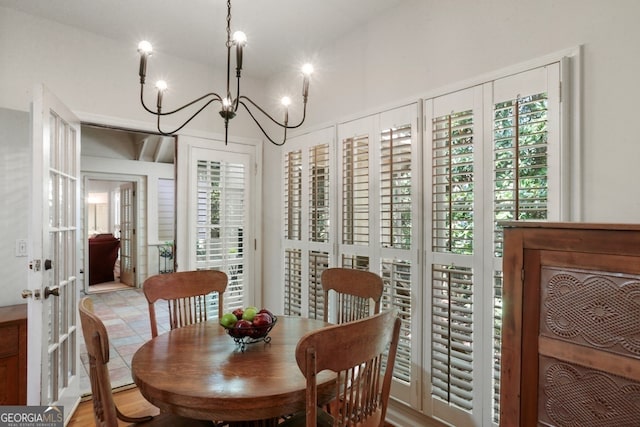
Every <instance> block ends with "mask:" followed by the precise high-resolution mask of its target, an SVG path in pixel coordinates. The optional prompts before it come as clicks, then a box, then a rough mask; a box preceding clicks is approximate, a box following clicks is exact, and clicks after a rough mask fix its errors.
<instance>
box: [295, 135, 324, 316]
mask: <svg viewBox="0 0 640 427" xmlns="http://www.w3.org/2000/svg"><path fill="white" fill-rule="evenodd" d="M334 138H335V129H334V128H328V129H324V130H321V131H319V132H317V133H314V134H309V135H303V136H299V137H296V138H292V139H290V140H289V141H288V142H287V148H288V149H289V151H286V152H284V154H283V171H284V187H285V190H284V212H285V214H284V233H283V235H284V239H283V248H284V263H285V265H284V272H285V273H284V299H285V301H284V302H285V304H284V313H285V314H287V315H293V316H306V317H310V318H316V319H322V318H323V315H324V306H325V301H324V294H323V292H322V284H321V282H320V277H321V276H322V272H323V271H324V270H325V269H327V268H328V266H329V258H330V253H331V247H332V244H333V243H334V240H333V239H334V238H333V236H334V235H335V233H332V232H331V224H332V223H333V221H332V209H333V206H332V205H331V200H335V195H333V197H332V191H335V190H333V189H332V187H331V183H332V179H334V178H332V170H333V164H334V163H333V162H332V160H331V153H332V146H333V140H334Z"/></svg>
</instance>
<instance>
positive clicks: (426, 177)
mask: <svg viewBox="0 0 640 427" xmlns="http://www.w3.org/2000/svg"><path fill="white" fill-rule="evenodd" d="M560 75H561V73H560V63H557V62H556V63H551V64H549V65H546V66H542V67H539V68H535V69H532V70H529V71H524V72H521V73H510V75H509V77H505V78H500V79H496V80H492V81H489V82H486V83H482V84H478V85H475V86H472V87H469V88H466V89H461V90H459V91H454V92H451V93H447V94H446V95H442V96H438V97H434V98H430V99H427V100H424V101H423V103H422V105H421V107H422V112H423V119H424V120H423V124H424V126H423V127H422V133H421V134H418V126H417V118H418V117H417V115H418V106H417V105H408V106H405V107H401V108H397V109H393V110H389V111H385V112H382V113H379V114H376V115H371V116H367V117H363V118H361V119H358V120H353V121H349V122H345V123H340V124H339V125H338V126H337V128H336V141H335V146H334V145H331V144H329V146H328V147H327V148H326V150H328V153H329V159H331V153H336V157H337V159H336V160H337V164H336V165H335V167H333V165H332V164H331V161H329V162H328V165H325V164H322V166H321V162H320V161H319V160H310V162H309V164H308V165H306V164H304V162H302V160H300V161H299V164H300V170H301V176H300V178H298V175H296V173H297V172H294V169H292V168H291V167H289V166H288V165H289V163H290V160H289V159H290V157H292V156H293V157H295V158H300V159H303V158H305V157H308V158H309V159H321V158H324V157H323V156H324V153H325V151H324V150H325V146H324V145H323V144H325V143H326V138H323V136H322V135H321V134H309V135H305V137H304V144H302V141H300V144H299V145H295V146H289V147H287V149H288V150H289V151H287V153H285V157H284V169H283V170H284V171H285V178H284V182H283V184H284V186H285V199H286V200H285V206H284V208H285V215H284V216H285V221H284V223H285V227H286V224H289V223H290V220H289V219H288V218H289V217H292V216H294V214H293V213H289V212H296V209H297V208H296V206H295V200H297V198H299V199H301V200H309V203H308V206H306V207H305V206H302V207H301V208H300V211H301V213H300V214H299V215H300V217H301V218H305V217H307V218H309V220H308V221H307V223H304V222H303V223H301V224H300V232H299V234H300V236H301V238H300V241H297V240H296V236H297V234H296V233H292V234H291V235H290V237H289V238H285V239H284V248H285V250H284V259H285V265H284V277H285V304H288V305H287V307H292V308H291V309H290V310H291V313H295V314H300V315H309V316H311V317H313V316H316V317H317V316H318V313H319V312H320V310H321V307H324V305H323V304H328V305H329V307H331V304H330V301H321V300H320V297H321V292H320V291H321V286H320V283H319V277H320V274H321V272H322V271H323V269H325V268H327V267H328V266H342V267H347V268H357V269H363V270H370V271H373V272H376V273H378V274H380V276H381V277H382V278H383V282H384V292H383V299H382V307H383V309H387V308H394V309H396V310H397V311H398V314H399V316H400V317H401V319H402V329H401V338H400V343H399V346H398V356H397V359H396V366H395V368H394V383H393V385H392V396H393V397H394V398H395V399H398V400H400V401H402V402H404V403H406V404H408V405H410V406H411V407H413V408H416V409H417V410H419V411H422V412H423V413H425V414H427V415H429V416H433V417H435V418H437V419H440V420H442V421H444V422H446V423H449V424H452V425H497V423H499V410H500V408H499V390H500V346H501V342H500V333H501V322H502V317H501V316H502V295H501V289H502V271H501V270H502V258H501V256H502V243H503V241H502V231H501V229H500V226H499V222H500V221H502V220H510V219H550V220H561V219H562V218H561V215H560V212H562V211H563V209H565V208H564V207H562V206H561V196H560V189H561V184H562V183H561V181H562V179H561V178H562V176H563V175H567V174H568V171H561V170H560V165H561V161H560V155H561V144H560V135H559V129H560V106H561V104H560V97H559V93H560ZM300 147H302V148H301V153H298V150H299V149H300ZM316 150H317V151H316ZM306 153H309V155H308V156H307V154H306ZM320 153H322V154H321V155H320ZM316 154H317V155H316ZM307 168H308V169H307ZM326 168H328V169H326ZM296 170H297V169H296ZM297 179H301V181H302V184H300V186H299V187H300V188H301V193H300V195H299V196H296V197H291V196H288V195H287V194H289V193H288V192H290V191H292V190H289V188H290V187H291V184H290V183H291V182H296V180H297ZM325 185H326V187H325ZM334 187H335V188H336V189H338V195H337V197H331V196H330V197H329V198H328V199H323V197H322V196H324V195H325V194H326V192H327V191H329V192H330V191H331V189H332V188H334ZM305 188H309V190H308V191H309V192H310V194H309V197H308V198H307V197H306V196H305V195H304V194H303V193H304V191H305ZM565 188H566V184H565ZM327 189H328V190H327ZM334 200H335V201H336V202H337V203H338V205H337V206H334V205H332V206H329V204H330V203H332V202H333V201H334ZM334 203H335V202H334ZM325 207H327V208H328V209H327V210H325V209H324V208H325ZM305 209H308V210H309V211H308V213H307V211H306V210H305ZM334 217H335V221H334V220H333V218H334ZM326 218H329V220H328V221H325V219H326ZM285 235H286V233H285ZM307 236H308V237H307ZM324 236H328V238H329V240H328V243H329V244H328V245H326V246H314V245H318V244H324V243H325V240H324ZM334 236H335V240H334ZM333 242H336V243H335V245H334V244H332V243H333ZM334 246H335V247H336V248H337V251H336V252H335V253H334V251H333V250H332V248H333V247H334ZM303 260H304V261H303ZM294 261H295V262H294ZM421 261H424V262H421ZM294 297H295V298H294ZM294 299H295V304H292V303H291V301H294ZM330 316H331V311H330Z"/></svg>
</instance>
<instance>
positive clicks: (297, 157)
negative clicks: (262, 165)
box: [284, 150, 302, 240]
mask: <svg viewBox="0 0 640 427" xmlns="http://www.w3.org/2000/svg"><path fill="white" fill-rule="evenodd" d="M285 156H286V158H285V170H284V180H285V182H284V189H285V194H284V196H285V197H284V198H285V206H284V207H285V230H284V236H285V239H289V240H300V238H301V235H302V151H301V150H297V151H290V152H288V153H286V154H285Z"/></svg>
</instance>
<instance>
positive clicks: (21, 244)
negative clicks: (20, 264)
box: [16, 239, 27, 257]
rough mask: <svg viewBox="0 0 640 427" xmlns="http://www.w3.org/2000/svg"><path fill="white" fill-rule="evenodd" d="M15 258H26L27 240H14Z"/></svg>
mask: <svg viewBox="0 0 640 427" xmlns="http://www.w3.org/2000/svg"><path fill="white" fill-rule="evenodd" d="M16 256H17V257H21V256H27V239H18V240H16Z"/></svg>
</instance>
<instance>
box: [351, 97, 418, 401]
mask: <svg viewBox="0 0 640 427" xmlns="http://www.w3.org/2000/svg"><path fill="white" fill-rule="evenodd" d="M338 141H339V146H338V150H339V152H340V154H341V155H340V158H339V161H340V165H339V171H340V181H339V183H338V186H339V188H340V189H341V196H342V197H341V199H340V203H341V206H340V208H339V212H340V219H339V220H340V222H339V227H340V228H339V231H340V245H339V248H338V255H339V259H338V264H339V265H341V266H342V267H347V268H357V269H362V270H369V271H373V272H374V273H377V274H379V275H380V276H381V277H382V280H383V283H384V290H383V296H382V304H381V306H382V309H396V310H397V312H398V315H399V317H400V318H401V319H402V326H401V336H400V342H399V346H398V353H397V359H396V364H395V367H394V382H393V385H392V392H393V395H394V397H396V398H399V399H401V400H403V401H405V402H408V403H410V404H415V403H416V401H417V400H416V396H417V393H416V387H418V381H417V379H418V378H419V376H420V372H419V369H417V368H416V367H417V366H418V364H419V362H418V361H417V360H418V358H419V357H420V356H419V349H420V339H416V338H415V337H419V336H420V330H421V326H420V321H419V320H418V321H415V319H420V316H421V314H420V308H419V307H416V306H415V305H413V306H412V301H414V300H415V298H416V296H415V295H416V286H418V285H419V283H418V281H417V280H416V279H417V278H418V277H420V276H421V273H420V270H419V263H418V259H417V253H418V252H417V250H416V248H417V246H416V242H417V241H419V240H420V233H419V220H417V219H416V217H415V216H416V213H418V212H419V203H418V200H419V197H418V194H419V191H418V190H417V188H418V185H419V179H418V178H419V174H416V173H415V168H416V165H417V164H418V160H419V158H420V156H419V150H418V148H419V147H418V144H417V141H418V135H417V106H416V105H415V104H412V105H408V106H405V107H400V108H396V109H393V110H388V111H385V112H383V113H380V114H377V115H374V116H369V117H365V118H362V119H359V120H354V121H352V122H348V123H343V124H341V125H339V127H338ZM419 216H420V215H419V214H418V217H419ZM418 246H419V244H418ZM417 295H420V293H419V292H418V293H417Z"/></svg>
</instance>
